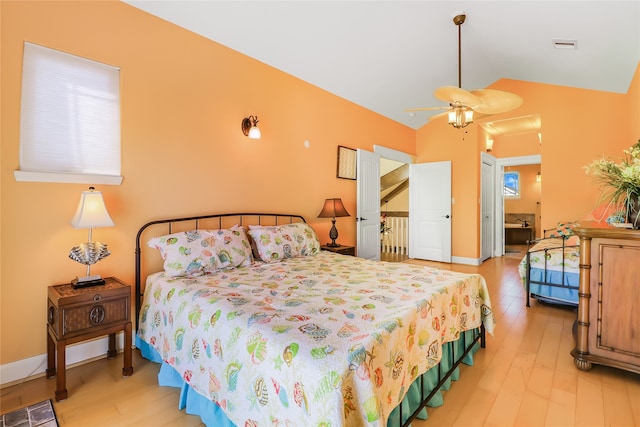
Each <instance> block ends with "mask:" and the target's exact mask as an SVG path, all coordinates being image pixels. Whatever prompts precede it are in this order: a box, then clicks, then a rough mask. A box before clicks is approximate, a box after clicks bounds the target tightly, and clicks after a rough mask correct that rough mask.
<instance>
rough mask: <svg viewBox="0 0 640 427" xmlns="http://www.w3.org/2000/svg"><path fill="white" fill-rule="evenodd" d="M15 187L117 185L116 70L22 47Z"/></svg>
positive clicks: (117, 85)
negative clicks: (34, 183)
mask: <svg viewBox="0 0 640 427" xmlns="http://www.w3.org/2000/svg"><path fill="white" fill-rule="evenodd" d="M22 73H23V74H22V104H21V122H20V170H19V171H16V179H18V180H20V181H45V182H83V183H108V184H119V183H120V182H121V181H122V177H121V176H120V174H121V171H120V69H119V68H117V67H113V66H111V65H106V64H102V63H99V62H96V61H92V60H89V59H86V58H81V57H78V56H75V55H70V54H68V53H64V52H60V51H57V50H53V49H49V48H46V47H42V46H38V45H35V44H31V43H26V42H25V45H24V59H23V71H22Z"/></svg>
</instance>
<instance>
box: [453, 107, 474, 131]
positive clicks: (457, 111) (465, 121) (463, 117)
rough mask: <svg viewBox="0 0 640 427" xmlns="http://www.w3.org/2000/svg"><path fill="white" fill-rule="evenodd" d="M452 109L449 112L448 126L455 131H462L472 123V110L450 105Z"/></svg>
mask: <svg viewBox="0 0 640 427" xmlns="http://www.w3.org/2000/svg"><path fill="white" fill-rule="evenodd" d="M456 104H457V103H456ZM452 107H453V110H451V111H449V124H450V125H451V126H453V127H454V128H456V129H462V128H463V127H466V126H468V125H470V124H471V123H473V110H471V109H470V108H468V107H465V106H462V105H454V104H452Z"/></svg>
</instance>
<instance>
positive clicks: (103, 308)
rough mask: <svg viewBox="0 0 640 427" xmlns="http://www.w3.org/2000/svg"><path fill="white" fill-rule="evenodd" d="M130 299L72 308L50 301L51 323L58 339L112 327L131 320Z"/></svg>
mask: <svg viewBox="0 0 640 427" xmlns="http://www.w3.org/2000/svg"><path fill="white" fill-rule="evenodd" d="M128 314H129V298H126V297H125V298H122V297H121V298H115V299H108V300H97V301H95V302H91V303H84V304H78V305H71V306H63V307H60V308H56V306H55V305H54V304H53V303H52V302H51V301H49V316H50V318H49V319H50V321H49V323H50V324H51V326H52V327H53V329H54V331H55V332H56V335H57V336H58V338H67V337H69V336H72V335H73V334H74V333H82V332H84V330H85V329H92V328H95V327H98V326H110V325H112V324H114V323H122V322H125V321H128V320H129V316H128Z"/></svg>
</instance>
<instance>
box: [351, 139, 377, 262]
mask: <svg viewBox="0 0 640 427" xmlns="http://www.w3.org/2000/svg"><path fill="white" fill-rule="evenodd" d="M357 158H358V167H357V169H356V175H357V201H358V206H357V213H356V221H357V245H358V248H357V250H358V256H359V257H360V258H365V259H370V260H375V261H379V260H380V155H379V154H376V153H372V152H370V151H366V150H362V149H360V148H359V149H358V153H357Z"/></svg>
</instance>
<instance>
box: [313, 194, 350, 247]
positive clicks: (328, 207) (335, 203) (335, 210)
mask: <svg viewBox="0 0 640 427" xmlns="http://www.w3.org/2000/svg"><path fill="white" fill-rule="evenodd" d="M341 216H349V212H347V210H346V209H345V207H344V205H343V204H342V199H327V200H325V201H324V206H323V207H322V211H321V212H320V214H319V215H318V218H331V230H329V238H330V239H331V243H327V246H329V247H332V248H336V247H338V246H340V244H338V243H336V239H337V238H338V229H337V228H336V217H341Z"/></svg>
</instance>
